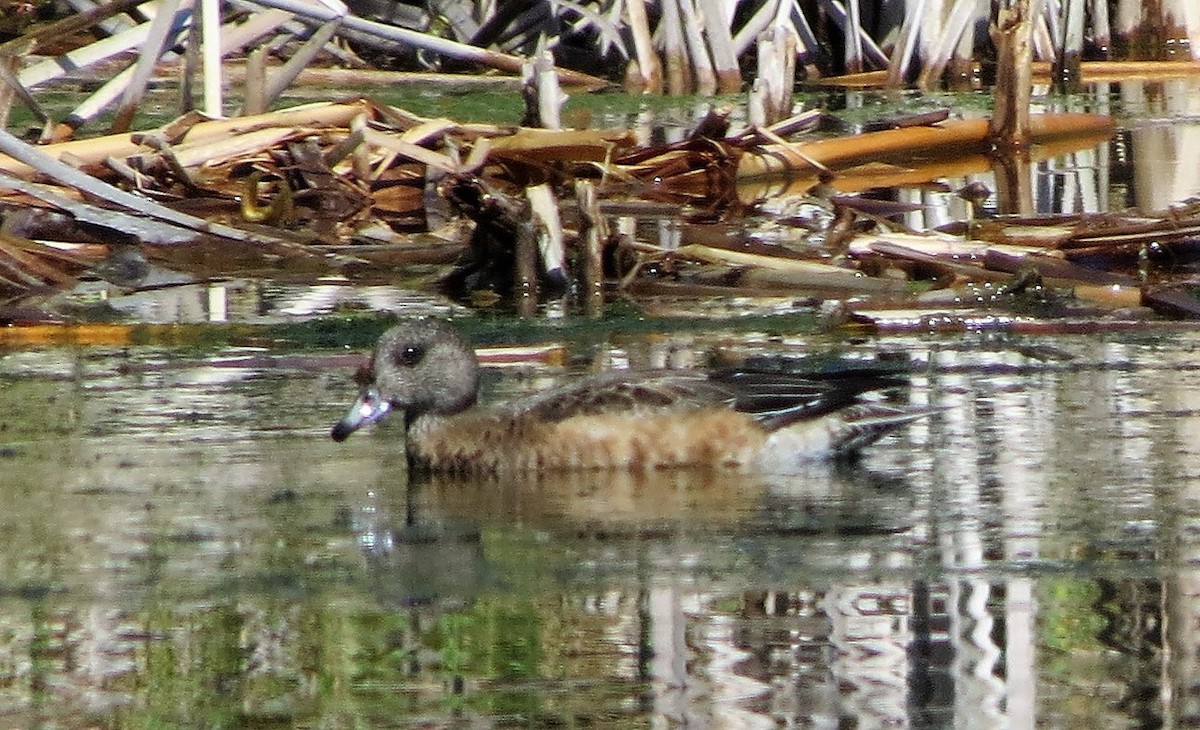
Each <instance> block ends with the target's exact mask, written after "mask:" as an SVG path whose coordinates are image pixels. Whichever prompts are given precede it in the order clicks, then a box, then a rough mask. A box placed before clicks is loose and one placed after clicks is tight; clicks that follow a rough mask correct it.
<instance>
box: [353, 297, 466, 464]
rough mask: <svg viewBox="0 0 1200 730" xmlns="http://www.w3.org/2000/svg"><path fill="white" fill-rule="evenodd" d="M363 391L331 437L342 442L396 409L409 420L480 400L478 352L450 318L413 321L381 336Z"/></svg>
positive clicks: (445, 412) (446, 411) (453, 410)
mask: <svg viewBox="0 0 1200 730" xmlns="http://www.w3.org/2000/svg"><path fill="white" fill-rule="evenodd" d="M362 385H363V389H362V392H361V394H360V395H359V397H358V400H357V401H355V403H354V405H353V406H352V407H351V408H350V412H349V413H347V414H346V417H345V418H343V419H342V420H341V421H339V422H338V423H337V424H336V425H335V426H334V427H333V432H332V436H333V438H334V439H335V440H337V441H341V440H343V439H345V438H346V437H347V436H349V435H350V434H351V433H353V432H354V431H355V430H357V429H358V428H361V427H362V426H364V425H366V424H368V423H371V422H373V421H377V420H379V419H380V418H382V417H384V416H385V415H387V414H388V413H390V412H391V411H393V410H398V411H403V412H404V414H405V417H406V419H408V420H409V421H410V422H411V421H412V419H414V418H416V417H417V416H419V415H421V414H423V413H438V414H444V415H448V414H452V413H458V412H459V411H462V410H465V409H467V408H470V407H471V406H472V405H474V403H475V398H476V393H477V390H478V387H479V364H478V362H477V361H476V359H475V351H474V349H473V348H472V347H471V345H470V343H468V342H467V341H466V340H465V339H463V337H462V335H460V334H459V333H458V332H457V331H456V330H454V328H452V327H451V326H450V325H448V324H446V323H445V322H442V321H439V320H435V319H413V320H409V321H407V322H404V323H402V324H399V325H396V326H395V327H393V328H391V329H390V330H388V331H387V332H385V333H383V336H382V337H380V338H379V343H378V344H377V345H376V346H375V354H374V355H373V356H372V358H371V366H370V368H369V369H368V370H367V371H366V373H365V375H364V377H363V382H362Z"/></svg>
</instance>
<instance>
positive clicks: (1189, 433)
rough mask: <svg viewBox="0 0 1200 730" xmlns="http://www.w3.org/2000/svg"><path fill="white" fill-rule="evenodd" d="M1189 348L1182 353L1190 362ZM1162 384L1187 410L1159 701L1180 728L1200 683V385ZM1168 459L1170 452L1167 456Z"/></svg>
mask: <svg viewBox="0 0 1200 730" xmlns="http://www.w3.org/2000/svg"><path fill="white" fill-rule="evenodd" d="M1191 357H1192V355H1191V353H1190V352H1189V353H1188V354H1187V355H1185V356H1183V357H1180V358H1179V359H1180V360H1182V361H1183V362H1184V363H1187V362H1190V360H1191ZM1169 372H1170V373H1171V374H1170V376H1168V377H1169V378H1170V380H1168V385H1167V387H1166V388H1164V396H1165V400H1166V405H1168V406H1173V407H1175V408H1178V409H1180V410H1181V411H1182V412H1184V413H1187V414H1189V415H1187V416H1184V417H1180V418H1173V419H1171V422H1172V423H1174V424H1175V426H1176V433H1175V443H1174V444H1173V445H1174V446H1175V448H1174V449H1171V450H1170V451H1169V452H1167V453H1173V454H1176V455H1178V458H1179V460H1180V462H1179V463H1177V464H1176V470H1175V471H1176V473H1177V474H1180V475H1188V476H1187V477H1185V478H1184V479H1182V480H1181V482H1182V483H1181V484H1180V493H1179V495H1178V498H1177V499H1178V502H1177V503H1178V504H1179V506H1180V507H1181V509H1180V510H1179V511H1180V513H1181V515H1180V518H1179V523H1178V525H1177V526H1176V533H1175V534H1176V535H1177V536H1178V539H1179V556H1178V560H1177V564H1178V566H1179V567H1178V568H1177V569H1175V570H1173V571H1172V572H1168V573H1167V575H1166V579H1165V580H1164V586H1163V587H1164V591H1163V616H1164V619H1165V621H1164V634H1165V635H1164V637H1163V646H1164V649H1165V650H1166V651H1165V654H1166V656H1165V659H1164V662H1163V672H1164V676H1163V681H1162V686H1161V689H1160V692H1161V696H1160V701H1161V702H1162V706H1163V713H1162V714H1163V718H1164V720H1165V722H1164V725H1165V726H1167V727H1171V726H1172V725H1175V726H1178V727H1182V726H1183V725H1184V724H1186V722H1187V720H1188V719H1189V718H1194V717H1195V716H1196V691H1195V689H1194V688H1195V687H1196V686H1197V684H1200V570H1198V569H1197V567H1196V566H1198V565H1200V539H1198V538H1197V535H1200V517H1197V507H1198V506H1200V476H1197V474H1198V473H1200V417H1198V416H1195V415H1190V414H1195V413H1197V412H1198V411H1200V387H1197V385H1196V382H1195V378H1194V376H1193V373H1191V372H1190V371H1186V370H1185V371H1183V372H1180V371H1177V370H1176V371H1169ZM1168 458H1169V457H1168Z"/></svg>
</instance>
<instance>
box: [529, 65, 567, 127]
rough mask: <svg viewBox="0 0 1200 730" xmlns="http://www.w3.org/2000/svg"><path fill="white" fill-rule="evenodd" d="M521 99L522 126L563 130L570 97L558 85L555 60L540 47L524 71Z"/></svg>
mask: <svg viewBox="0 0 1200 730" xmlns="http://www.w3.org/2000/svg"><path fill="white" fill-rule="evenodd" d="M521 95H522V97H523V98H524V100H525V118H524V119H523V120H522V121H521V124H522V125H523V126H526V127H540V128H542V129H562V105H563V104H564V103H566V101H567V95H566V94H564V93H563V92H562V89H561V88H560V87H559V85H558V70H557V69H556V68H555V67H554V56H552V55H551V54H550V50H549V49H548V48H544V47H541V44H539V48H538V51H537V53H535V54H534V55H533V57H532V58H530V59H529V60H527V61H526V62H525V65H524V66H522V67H521Z"/></svg>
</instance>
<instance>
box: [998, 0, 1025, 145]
mask: <svg viewBox="0 0 1200 730" xmlns="http://www.w3.org/2000/svg"><path fill="white" fill-rule="evenodd" d="M1030 6H1031V0H1007V3H1006V5H1004V6H1002V7H1001V8H1000V10H999V11H998V12H997V14H996V24H995V26H994V27H993V28H992V42H993V43H995V44H996V49H997V54H998V59H997V69H996V86H995V88H994V89H993V91H992V97H993V99H994V102H993V109H992V119H991V122H990V123H989V125H988V135H989V137H990V139H991V142H992V146H993V148H994V149H995V150H996V152H997V153H998V154H999V155H1001V156H1004V155H1006V154H1009V153H1012V152H1015V151H1017V150H1028V149H1029V143H1030V131H1029V104H1030V101H1031V98H1032V96H1033V22H1034V20H1033V17H1032V16H1031V15H1030Z"/></svg>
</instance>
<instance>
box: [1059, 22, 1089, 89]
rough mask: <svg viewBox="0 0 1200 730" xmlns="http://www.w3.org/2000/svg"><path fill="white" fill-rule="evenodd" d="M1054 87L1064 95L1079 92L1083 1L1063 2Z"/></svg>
mask: <svg viewBox="0 0 1200 730" xmlns="http://www.w3.org/2000/svg"><path fill="white" fill-rule="evenodd" d="M1058 32H1059V38H1058V43H1057V46H1058V49H1057V51H1058V52H1057V53H1056V54H1055V56H1054V86H1055V90H1057V91H1058V92H1059V93H1062V94H1068V93H1071V92H1073V91H1078V90H1079V89H1080V88H1081V87H1080V65H1079V64H1080V63H1081V62H1082V60H1083V0H1061V4H1060V5H1059V30H1058Z"/></svg>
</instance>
